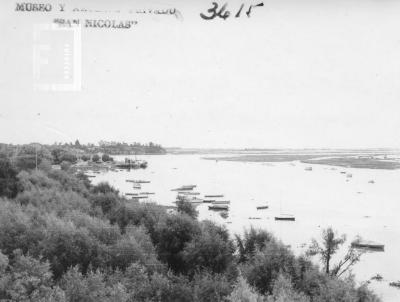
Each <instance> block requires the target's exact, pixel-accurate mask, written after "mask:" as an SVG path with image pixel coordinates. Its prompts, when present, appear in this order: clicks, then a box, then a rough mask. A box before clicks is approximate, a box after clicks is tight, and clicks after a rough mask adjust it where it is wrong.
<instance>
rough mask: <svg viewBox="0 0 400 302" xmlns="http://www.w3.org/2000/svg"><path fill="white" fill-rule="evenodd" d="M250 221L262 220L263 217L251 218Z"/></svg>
mask: <svg viewBox="0 0 400 302" xmlns="http://www.w3.org/2000/svg"><path fill="white" fill-rule="evenodd" d="M249 219H250V220H260V219H261V217H249Z"/></svg>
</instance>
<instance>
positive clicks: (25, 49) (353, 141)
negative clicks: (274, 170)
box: [0, 0, 400, 148]
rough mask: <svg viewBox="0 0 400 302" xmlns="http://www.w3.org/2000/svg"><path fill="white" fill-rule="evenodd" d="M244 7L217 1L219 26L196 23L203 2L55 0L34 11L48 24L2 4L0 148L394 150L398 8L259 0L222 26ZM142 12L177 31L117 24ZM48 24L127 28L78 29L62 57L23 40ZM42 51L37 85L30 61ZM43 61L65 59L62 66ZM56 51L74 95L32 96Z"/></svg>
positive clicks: (398, 122) (143, 21)
mask: <svg viewBox="0 0 400 302" xmlns="http://www.w3.org/2000/svg"><path fill="white" fill-rule="evenodd" d="M243 1H244V2H242V1H238V0H234V1H227V3H228V5H227V8H228V9H229V10H232V13H231V16H230V17H228V18H227V19H226V20H223V19H221V18H218V17H217V18H215V19H213V20H203V19H202V18H201V17H200V16H199V14H200V13H201V12H202V13H206V11H207V9H208V8H210V7H211V4H210V2H211V1H210V2H209V1H203V0H202V1H190V0H189V1H188V0H187V1H181V0H178V1H161V0H160V1H154V0H149V1H142V2H140V1H127V0H118V1H103V0H98V1H88V0H86V1H78V0H65V1H62V2H61V3H65V5H66V8H65V12H59V11H58V3H59V2H56V1H54V2H52V1H48V2H43V3H51V4H52V7H53V10H52V11H51V12H26V11H25V12H21V11H15V9H16V3H17V2H15V1H10V0H6V1H2V2H1V4H0V36H1V41H2V43H1V47H0V142H3V143H28V142H33V141H34V142H41V143H53V142H71V141H72V142H73V141H75V140H76V139H79V140H80V141H81V142H85V143H86V142H92V143H96V142H98V141H100V140H112V141H126V142H135V141H137V142H149V141H153V142H156V143H160V144H162V145H163V146H167V147H192V148H196V147H197V148H381V147H388V148H400V135H399V133H400V131H399V130H400V85H399V83H400V18H398V16H399V15H400V2H398V1H394V0H383V1H382V0H380V1H378V0H363V1H361V0H357V1H356V0H337V1H332V0H329V1H328V0H319V1H317V0H304V1H298V0H296V1H295V0H264V1H263V3H264V6H263V7H257V8H254V9H253V11H252V15H251V17H250V18H248V17H247V16H246V15H245V14H243V15H242V16H241V17H239V18H234V17H233V15H234V14H235V13H236V11H237V9H238V8H239V7H240V5H241V3H243V4H244V5H245V7H247V6H248V5H250V4H257V3H259V2H261V0H260V1H257V0H253V1H248V0H243ZM218 3H219V4H220V5H222V4H223V3H224V1H220V2H218ZM74 8H75V9H77V8H79V9H80V10H83V9H97V10H116V9H119V10H120V11H121V12H120V13H115V12H107V13H104V12H98V13H94V12H86V13H85V12H82V11H80V12H73V11H72V10H73V9H74ZM148 8H151V9H158V8H160V9H164V8H176V9H178V10H179V11H180V13H181V15H182V18H176V17H175V16H171V15H158V16H157V15H154V14H153V15H152V14H147V15H143V14H141V15H138V14H129V13H128V11H129V10H130V9H133V10H136V9H148ZM54 18H64V19H80V20H81V22H82V21H84V19H110V20H117V21H119V20H122V21H125V20H133V21H137V22H138V23H137V25H135V26H133V28H130V29H111V28H85V27H82V28H81V29H80V31H79V32H80V34H79V35H80V38H77V41H78V42H77V43H76V44H73V45H75V48H74V46H73V47H72V48H71V46H68V47H70V48H68V47H67V46H65V41H67V40H65V39H70V38H63V34H62V33H61V32H57V33H56V34H55V33H51V34H50V36H46V35H45V34H43V35H41V36H40V37H39V38H38V36H37V35H36V36H35V33H36V34H37V24H49V23H51V22H52V20H53V19H54ZM79 35H78V37H79ZM46 39H47V40H46ZM63 39H64V40H63ZM43 41H45V42H43ZM49 41H50V42H49ZM68 41H70V40H68ZM47 42H49V45H50V50H45V51H44V52H42V53H41V54H42V55H43V56H48V60H49V62H50V63H49V64H47V65H45V66H41V65H40V67H39V68H42V69H41V76H40V78H39V79H38V77H37V73H35V72H37V70H38V67H37V66H38V57H37V49H38V47H40V46H41V45H43V43H44V44H46V43H47ZM63 45H64V46H65V47H66V48H68V49H67V50H66V49H65V47H64V46H63ZM70 45H71V44H70ZM53 50H54V51H55V52H56V53H57V51H59V52H60V50H61V52H64V56H63V57H61V62H60V56H58V57H57V56H56V57H55V58H54V57H52V56H51V51H53ZM35 51H36V52H35ZM46 51H48V52H46ZM68 51H69V52H70V53H71V52H72V56H70V57H69V58H79V57H80V58H81V59H80V62H79V61H78V62H77V63H75V64H74V65H73V67H72V69H73V71H77V73H76V74H74V75H73V78H74V79H75V80H76V79H79V75H80V80H79V82H80V85H78V86H79V87H78V88H79V89H78V90H76V91H69V90H67V91H45V90H43V89H42V90H41V89H38V88H37V84H38V83H39V82H40V83H43V82H46V83H47V82H51V83H52V81H53V82H55V83H57V81H58V80H59V79H60V68H61V74H62V72H63V68H64V67H63V66H65V65H62V64H63V62H64V61H63V60H65V52H68ZM58 54H59V53H58ZM40 62H41V61H40ZM40 62H39V63H40ZM46 68H47V69H46ZM46 72H47V73H46ZM52 72H53V73H54V74H53V73H52ZM46 76H47V78H46ZM35 85H36V86H35Z"/></svg>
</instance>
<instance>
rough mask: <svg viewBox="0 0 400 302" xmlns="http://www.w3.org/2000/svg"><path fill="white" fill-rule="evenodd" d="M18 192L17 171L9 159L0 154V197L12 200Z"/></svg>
mask: <svg viewBox="0 0 400 302" xmlns="http://www.w3.org/2000/svg"><path fill="white" fill-rule="evenodd" d="M17 192H18V178H17V171H16V170H15V168H14V167H13V165H12V164H11V162H10V160H9V158H7V157H6V156H5V155H1V154H0V196H5V197H8V198H13V197H15V196H16V195H17Z"/></svg>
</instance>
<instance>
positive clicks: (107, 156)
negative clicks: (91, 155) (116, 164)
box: [101, 153, 114, 162]
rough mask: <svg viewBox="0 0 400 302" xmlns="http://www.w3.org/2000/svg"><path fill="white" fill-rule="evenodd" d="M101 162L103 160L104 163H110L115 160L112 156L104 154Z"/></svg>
mask: <svg viewBox="0 0 400 302" xmlns="http://www.w3.org/2000/svg"><path fill="white" fill-rule="evenodd" d="M101 160H102V161H103V162H109V161H113V160H114V159H113V158H112V157H111V156H110V155H108V154H106V153H104V154H103V155H102V156H101Z"/></svg>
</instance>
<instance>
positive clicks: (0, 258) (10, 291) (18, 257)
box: [0, 250, 66, 302]
mask: <svg viewBox="0 0 400 302" xmlns="http://www.w3.org/2000/svg"><path fill="white" fill-rule="evenodd" d="M13 258H14V259H13V261H12V265H9V262H8V259H7V257H5V256H4V255H3V254H2V253H1V252H0V273H1V274H0V299H1V301H32V302H51V301H53V302H65V301H66V299H65V294H64V292H63V291H62V290H61V289H60V288H59V287H57V286H53V279H52V274H51V272H50V266H49V263H48V262H42V261H40V260H37V259H34V258H32V257H30V256H24V255H22V253H21V251H19V250H16V251H15V252H14V257H13ZM7 266H8V267H7Z"/></svg>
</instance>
